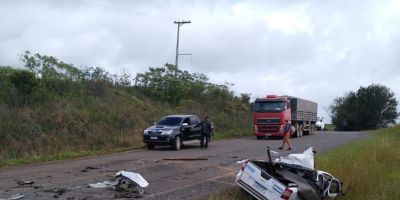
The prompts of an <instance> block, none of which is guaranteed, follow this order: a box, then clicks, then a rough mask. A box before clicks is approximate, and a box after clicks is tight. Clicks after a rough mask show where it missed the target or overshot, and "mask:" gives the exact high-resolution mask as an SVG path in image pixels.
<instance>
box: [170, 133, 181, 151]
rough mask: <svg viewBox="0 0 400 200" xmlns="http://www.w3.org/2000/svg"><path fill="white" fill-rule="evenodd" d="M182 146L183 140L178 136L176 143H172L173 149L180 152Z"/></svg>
mask: <svg viewBox="0 0 400 200" xmlns="http://www.w3.org/2000/svg"><path fill="white" fill-rule="evenodd" d="M181 146H182V140H181V137H180V136H176V137H175V139H174V142H173V143H172V148H174V149H175V150H180V149H181Z"/></svg>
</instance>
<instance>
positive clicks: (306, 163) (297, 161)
mask: <svg viewBox="0 0 400 200" xmlns="http://www.w3.org/2000/svg"><path fill="white" fill-rule="evenodd" d="M275 162H281V163H287V164H294V165H300V166H302V167H306V168H310V169H314V150H313V148H312V147H310V148H308V149H307V150H305V151H304V152H303V153H299V154H297V153H296V154H289V155H288V156H286V157H280V158H277V159H276V160H275Z"/></svg>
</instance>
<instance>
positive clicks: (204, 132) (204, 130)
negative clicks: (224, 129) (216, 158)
mask: <svg viewBox="0 0 400 200" xmlns="http://www.w3.org/2000/svg"><path fill="white" fill-rule="evenodd" d="M200 126H201V141H200V148H206V149H207V148H208V141H209V140H210V135H211V133H212V126H211V123H210V118H209V117H208V116H207V117H205V119H204V120H203V121H202V122H201V123H200Z"/></svg>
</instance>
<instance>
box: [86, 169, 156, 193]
mask: <svg viewBox="0 0 400 200" xmlns="http://www.w3.org/2000/svg"><path fill="white" fill-rule="evenodd" d="M115 178H116V179H115V181H114V182H109V181H103V182H99V183H92V184H89V185H88V187H91V188H112V189H114V190H116V191H118V192H126V193H122V194H116V195H115V197H116V198H139V197H141V196H142V195H143V194H144V188H146V187H148V186H149V182H147V180H146V179H144V178H143V176H142V175H140V174H139V173H135V172H129V171H118V172H117V173H116V174H115ZM136 193H137V194H136Z"/></svg>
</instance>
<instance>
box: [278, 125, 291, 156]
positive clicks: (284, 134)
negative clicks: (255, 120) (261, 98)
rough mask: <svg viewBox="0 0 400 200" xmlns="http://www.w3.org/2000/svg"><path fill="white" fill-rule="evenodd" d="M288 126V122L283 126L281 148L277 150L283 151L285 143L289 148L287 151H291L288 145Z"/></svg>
mask: <svg viewBox="0 0 400 200" xmlns="http://www.w3.org/2000/svg"><path fill="white" fill-rule="evenodd" d="M289 139H290V124H289V121H288V120H286V121H285V125H284V127H283V141H282V146H280V147H279V149H281V150H282V149H283V147H284V146H285V143H287V144H288V145H289V148H288V149H287V150H292V145H291V144H290V140H289Z"/></svg>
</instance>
